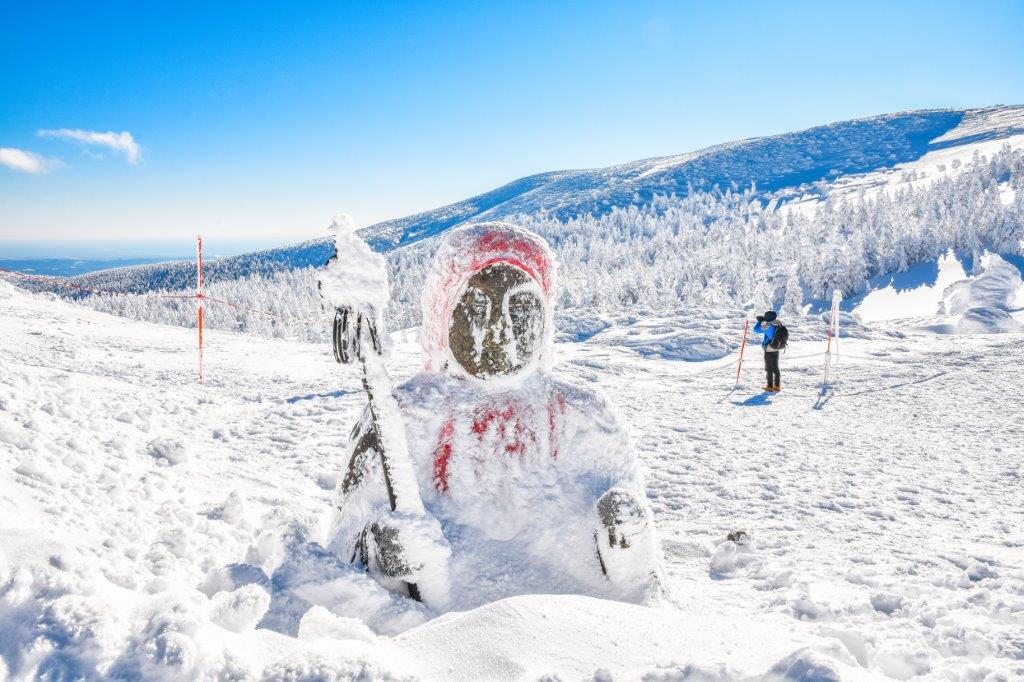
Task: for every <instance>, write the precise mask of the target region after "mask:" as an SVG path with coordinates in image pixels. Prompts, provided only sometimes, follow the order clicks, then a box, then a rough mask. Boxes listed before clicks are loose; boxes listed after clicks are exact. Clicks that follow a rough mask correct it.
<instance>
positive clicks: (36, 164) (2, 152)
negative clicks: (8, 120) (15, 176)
mask: <svg viewBox="0 0 1024 682" xmlns="http://www.w3.org/2000/svg"><path fill="white" fill-rule="evenodd" d="M63 165H64V164H63V163H61V162H60V161H58V160H57V159H48V158H46V157H45V156H39V155H38V154H33V153H32V152H27V151H25V150H24V149H15V148H14V147H0V166H7V167H8V168H10V169H12V170H16V171H21V172H22V173H32V174H33V175H45V174H46V173H49V172H50V171H52V170H53V169H54V168H60V167H61V166H63Z"/></svg>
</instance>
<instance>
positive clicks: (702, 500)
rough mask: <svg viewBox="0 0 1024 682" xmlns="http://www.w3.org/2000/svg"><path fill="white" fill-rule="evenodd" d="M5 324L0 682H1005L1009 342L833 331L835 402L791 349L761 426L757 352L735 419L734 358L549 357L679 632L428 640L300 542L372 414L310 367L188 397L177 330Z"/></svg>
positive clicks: (552, 614)
mask: <svg viewBox="0 0 1024 682" xmlns="http://www.w3.org/2000/svg"><path fill="white" fill-rule="evenodd" d="M0 315H2V320H3V324H2V325H0V469H2V471H3V475H2V476H0V661H2V662H0V679H2V678H4V677H5V676H8V675H9V676H11V677H12V678H15V679H21V678H31V677H33V676H34V675H37V674H38V675H41V676H48V677H50V678H54V679H72V678H79V677H97V676H98V677H120V678H129V679H142V678H145V679H194V678H213V677H218V676H219V677H223V678H231V679H258V678H265V679H292V680H295V679H407V678H416V677H419V678H425V679H466V680H480V679H537V678H539V677H541V676H543V675H550V676H552V677H551V678H552V679H553V676H555V675H557V676H559V678H560V679H567V680H568V679H628V680H632V679H649V680H663V679H716V680H731V679H750V678H754V679H762V678H764V679H780V678H788V679H815V680H818V679H820V680H829V679H851V680H853V679H885V678H886V677H889V678H894V679H910V678H914V677H915V676H920V677H921V678H922V679H979V680H980V679H984V678H985V677H986V675H991V677H990V678H988V679H993V680H997V679H998V680H1008V679H1017V678H1021V677H1024V535H1022V530H1021V529H1022V528H1024V492H1022V491H1024V480H1022V476H1024V471H1022V467H1024V463H1022V459H1024V456H1022V449H1021V442H1022V436H1024V427H1022V425H1021V421H1020V419H1019V404H1020V400H1019V396H1020V395H1021V393H1022V391H1024V373H1022V372H1021V371H1020V357H1019V353H1020V350H1019V349H1020V347H1021V343H1022V342H1024V335H1022V334H1019V333H1017V334H999V335H978V336H957V337H950V336H941V335H924V336H906V337H904V336H902V335H900V334H898V333H894V332H882V331H872V330H869V329H866V328H863V327H860V328H857V327H854V326H852V325H850V326H848V328H849V329H850V330H851V331H853V332H855V333H856V335H857V338H845V337H844V338H842V339H841V340H840V343H839V347H840V360H839V362H838V364H837V365H835V366H834V368H833V376H834V377H835V378H836V383H835V385H834V387H833V389H832V390H831V391H829V392H827V393H826V394H825V395H820V392H819V390H818V388H817V382H818V381H819V378H820V372H821V362H822V355H821V351H822V349H823V344H822V343H821V342H820V341H818V340H813V341H812V340H805V339H809V338H814V339H818V338H820V329H818V328H817V327H815V326H813V325H812V323H811V322H810V321H802V322H800V321H797V322H794V323H793V324H792V325H791V329H792V331H793V339H794V342H793V343H792V345H791V347H790V349H789V350H788V351H787V353H786V354H785V355H784V356H783V358H782V368H783V387H784V388H783V392H782V393H781V394H778V395H765V394H762V393H760V392H759V391H758V389H757V387H759V386H760V383H761V379H762V377H761V374H760V372H759V358H758V357H757V352H756V347H755V349H754V352H753V353H751V354H750V355H749V356H748V363H747V366H746V369H745V370H744V374H743V377H742V386H741V388H739V389H735V390H734V389H732V384H733V381H734V372H735V365H733V364H731V362H732V359H733V358H732V357H720V358H719V359H716V360H710V361H706V362H679V361H677V360H673V359H671V358H672V357H673V355H672V352H667V353H649V352H644V350H643V347H644V346H643V345H642V344H641V345H638V346H635V347H630V346H629V344H625V343H616V342H615V338H616V337H615V334H616V333H618V332H616V331H615V328H614V327H612V328H609V329H604V330H598V331H597V333H595V334H593V336H591V337H590V338H588V339H587V340H578V341H571V342H562V343H559V344H558V352H559V357H558V363H557V364H556V367H555V372H556V375H558V376H560V377H563V378H567V379H571V380H573V381H576V382H583V383H584V384H589V385H593V386H595V387H598V388H600V389H601V390H603V391H604V392H605V393H606V394H607V395H608V396H609V397H610V399H611V401H612V402H613V403H614V405H615V406H616V407H617V409H618V410H619V412H620V414H621V416H622V418H623V419H624V421H625V423H626V424H627V425H628V426H629V427H630V429H631V431H632V438H633V441H634V443H635V444H636V446H637V448H638V451H639V454H640V457H641V459H642V462H643V464H644V465H645V466H646V468H647V470H648V472H647V473H648V475H647V483H648V493H649V497H650V500H651V503H652V506H653V508H654V510H655V515H656V520H657V523H658V526H659V528H660V531H661V537H662V540H663V544H664V548H665V553H666V560H667V568H668V572H669V580H670V584H671V587H672V589H673V592H674V603H670V604H666V605H665V606H664V607H662V608H654V609H650V608H644V607H639V606H635V605H630V604H621V603H617V602H610V601H604V600H597V599H591V598H584V597H573V596H568V595H563V596H551V595H528V596H521V597H514V598H511V599H507V600H504V601H501V602H496V603H492V604H488V605H484V606H481V607H479V608H477V609H474V610H472V611H468V612H463V613H449V614H445V615H443V616H440V617H434V616H433V614H430V613H427V612H426V611H424V610H423V609H422V608H419V607H418V606H416V605H413V604H410V603H408V602H406V601H404V600H402V599H401V598H398V597H394V596H393V595H390V593H387V592H384V591H383V590H382V589H380V588H379V587H378V586H377V585H376V583H374V582H373V581H372V580H370V579H368V578H366V577H365V576H362V575H361V574H357V573H355V572H354V571H352V570H351V569H349V568H348V567H347V566H346V565H344V564H343V563H340V562H335V563H331V562H330V561H329V560H328V559H327V558H325V557H323V556H322V554H320V553H319V551H318V549H317V547H318V545H316V544H315V543H311V542H309V541H310V540H318V539H322V536H321V535H320V534H321V533H323V531H324V530H325V528H324V523H325V522H326V520H327V519H328V516H329V505H330V499H331V494H332V489H333V488H334V486H335V484H336V482H337V478H338V476H339V475H340V474H341V473H342V472H341V466H342V462H341V455H342V450H343V446H344V442H345V440H346V438H347V436H348V432H349V429H350V428H351V426H352V424H353V423H354V421H355V420H356V418H357V416H358V414H359V412H360V410H361V408H362V405H363V402H364V398H363V396H362V394H361V392H360V390H359V388H358V387H359V380H358V376H357V374H356V373H355V370H354V369H352V368H346V367H341V366H339V365H336V364H335V363H334V362H333V359H332V358H331V356H330V349H329V348H328V347H326V346H314V345H309V344H302V343H295V342H285V341H278V340H265V339H258V338H253V337H246V336H242V335H237V334H231V333H223V332H213V333H211V334H209V336H208V339H207V341H208V346H207V351H206V360H207V366H206V377H207V380H206V382H205V383H204V384H202V385H198V384H197V383H196V380H195V378H196V372H195V354H194V347H195V346H194V344H195V339H194V336H193V333H192V332H191V331H190V330H186V329H181V328H174V327H165V326H158V325H151V324H145V323H139V322H134V321H128V320H125V319H120V318H115V317H111V316H107V315H103V314H100V313H96V312H93V311H89V310H85V309H82V308H79V307H75V306H72V305H70V304H68V303H65V302H62V301H59V300H56V299H54V298H52V297H48V296H43V295H28V294H25V293H22V292H18V291H16V290H14V289H13V288H11V287H10V286H9V285H7V284H5V283H0ZM682 319H685V318H682ZM705 324H709V325H710V324H711V323H710V322H706V323H705ZM667 325H668V322H667V321H665V320H661V321H653V322H651V323H649V324H646V325H645V324H644V323H643V321H637V322H636V324H635V325H634V326H636V327H637V329H639V330H640V331H639V332H638V333H639V335H640V336H641V337H643V338H644V339H646V341H649V342H650V343H652V344H654V346H655V347H657V346H658V344H659V343H663V342H665V338H666V337H665V335H666V334H667V333H668V332H667V331H664V330H661V329H660V327H663V326H667ZM598 326H599V325H598ZM734 326H735V319H733V318H729V317H728V316H723V317H722V318H721V320H720V325H719V331H718V334H719V335H720V336H721V337H722V338H725V337H727V336H729V335H736V336H738V333H739V329H738V328H735V329H734V328H733V327H734ZM812 332H813V334H812ZM584 336H585V335H581V336H580V338H583V337H584ZM715 338H717V337H715ZM395 341H396V344H395V351H394V354H393V357H392V359H391V361H390V369H391V371H392V374H393V376H394V377H395V379H396V380H401V379H404V378H405V377H408V376H410V375H411V374H412V373H413V372H414V371H415V370H417V369H418V367H419V357H418V347H417V343H416V340H415V338H414V335H412V334H406V333H399V334H396V335H395ZM668 347H669V348H670V350H671V348H673V347H674V346H672V344H669V346H668ZM718 355H719V354H718V353H717V352H708V353H706V355H705V356H706V357H716V356H718ZM737 529H742V530H744V531H747V532H748V533H749V534H750V538H749V540H747V541H743V542H740V543H734V542H729V541H726V540H725V536H726V534H727V533H728V532H730V531H734V530H737ZM304 573H305V574H314V575H320V577H321V578H322V580H321V581H320V582H319V583H318V584H313V586H312V587H310V588H309V589H307V591H305V592H303V596H302V597H301V598H296V597H295V596H294V595H291V596H289V595H288V594H287V590H286V589H285V588H287V586H288V585H289V584H290V583H289V581H292V583H291V584H295V583H296V581H299V582H301V581H300V578H301V577H302V575H303V574H304ZM307 582H308V581H307ZM314 582H315V581H314ZM313 603H317V604H320V605H319V606H314V607H312V608H310V607H311V604H313ZM257 625H259V627H256V626H257ZM270 628H273V629H270Z"/></svg>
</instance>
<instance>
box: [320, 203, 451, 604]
mask: <svg viewBox="0 0 1024 682" xmlns="http://www.w3.org/2000/svg"><path fill="white" fill-rule="evenodd" d="M331 231H332V232H333V233H334V243H335V250H334V256H333V257H332V258H331V259H330V260H329V261H328V262H327V263H326V264H325V265H324V268H323V271H322V272H321V274H320V279H319V283H318V284H319V289H320V295H321V296H322V297H323V298H324V300H325V301H326V302H327V303H328V304H329V305H330V306H331V307H332V308H333V309H334V324H333V334H332V336H333V345H334V357H335V360H337V361H338V362H339V363H343V364H351V363H354V362H359V363H360V364H361V366H362V370H363V376H362V380H363V388H364V389H365V391H366V396H367V399H368V407H367V409H368V411H369V416H370V419H371V420H372V422H373V424H374V425H375V438H376V441H377V442H376V444H375V445H376V447H375V450H376V452H377V454H378V455H379V457H380V469H381V473H382V478H383V483H384V486H385V489H386V490H387V497H388V504H389V507H390V512H391V513H390V514H386V515H383V516H382V517H381V518H379V519H377V520H376V521H375V522H374V523H373V524H371V525H370V526H369V529H368V533H367V535H366V537H364V538H363V539H362V544H363V547H364V549H365V550H367V551H368V552H369V554H370V556H371V557H372V560H373V561H374V563H375V564H376V568H378V569H379V570H380V571H381V572H382V573H383V574H385V575H391V576H396V577H402V578H404V579H403V580H400V581H398V582H400V583H403V586H404V589H405V591H406V593H407V594H408V595H409V597H411V598H413V599H416V600H417V601H423V602H424V603H425V604H427V605H428V606H430V607H432V608H435V609H439V610H440V609H443V608H444V607H445V606H446V604H447V600H448V596H447V595H448V588H447V584H446V581H447V578H446V566H445V565H441V564H444V562H446V561H447V555H446V554H445V553H444V550H445V549H446V547H447V544H446V543H445V542H444V536H443V535H442V533H441V529H440V526H439V525H438V523H437V521H436V520H435V519H433V518H432V517H429V516H428V515H427V513H426V511H425V509H424V507H423V501H422V500H421V499H420V494H419V488H418V487H417V484H416V479H415V477H414V474H413V470H412V463H411V461H410V460H409V449H408V444H407V443H406V436H405V427H404V425H403V423H402V415H401V412H400V411H399V408H398V404H397V403H396V402H395V398H394V395H393V387H392V384H391V379H390V377H389V376H388V373H387V368H386V367H385V365H384V346H383V344H382V343H381V335H380V334H381V332H380V330H382V329H384V309H385V308H386V306H387V304H388V300H389V298H390V295H389V292H388V275H387V267H386V265H385V262H384V258H383V256H381V255H380V254H379V253H375V252H374V251H373V250H372V249H370V247H369V246H368V245H367V244H366V242H364V241H363V240H362V239H361V238H359V237H358V236H357V235H356V234H355V227H354V225H353V223H352V220H351V218H349V216H347V215H341V216H338V217H336V218H335V219H334V222H333V224H332V225H331ZM424 541H425V544H426V546H427V547H429V552H427V551H424V552H419V553H418V552H417V551H416V547H417V545H418V544H420V543H421V542H424ZM395 545H398V546H401V547H403V548H404V550H405V551H404V553H403V554H402V561H401V562H400V563H396V562H395V561H394V558H393V557H394V556H395V553H394V552H389V551H388V550H389V548H391V547H393V546H395ZM439 549H440V551H439ZM428 553H429V554H430V556H424V555H425V554H428ZM428 574H429V578H430V579H429V580H427V581H426V582H427V584H421V582H422V581H418V580H417V576H420V575H424V576H426V575H428Z"/></svg>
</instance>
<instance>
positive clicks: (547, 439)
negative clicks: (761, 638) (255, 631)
mask: <svg viewBox="0 0 1024 682" xmlns="http://www.w3.org/2000/svg"><path fill="white" fill-rule="evenodd" d="M555 277H556V265H555V262H554V260H553V257H552V255H551V252H550V250H549V249H548V246H547V243H546V242H545V241H544V240H543V239H542V238H540V237H539V236H537V235H536V234H534V233H532V232H530V231H528V230H524V229H521V228H518V227H516V226H514V225H511V224H508V223H500V222H492V223H481V224H478V225H471V226H467V227H462V228H458V229H455V230H452V231H450V232H448V233H447V234H446V235H445V237H444V239H443V241H442V243H441V245H440V247H439V248H438V251H437V255H436V257H435V260H434V263H433V267H432V269H431V271H430V273H429V275H428V277H427V281H426V284H425V287H424V291H423V329H422V331H421V342H422V345H423V355H424V369H423V371H421V372H420V373H418V374H417V375H415V376H414V377H412V378H411V379H410V380H409V381H407V382H406V383H405V384H403V385H401V386H399V387H398V388H397V389H396V390H395V392H394V394H395V398H396V399H397V401H398V405H399V408H400V412H401V415H402V421H403V422H404V429H405V435H406V440H407V442H408V450H409V456H410V460H411V462H412V466H413V469H414V470H415V471H414V475H415V478H416V481H417V484H418V486H419V490H420V495H421V497H422V500H423V506H424V507H425V508H426V513H427V515H428V516H432V517H433V519H430V523H428V524H424V523H423V520H422V519H409V518H407V517H403V516H402V515H401V514H397V513H394V512H391V511H390V506H389V499H388V493H387V486H386V482H385V477H384V471H383V469H382V459H381V457H380V453H379V448H380V442H381V440H380V438H379V434H378V432H377V428H378V427H377V425H375V424H374V423H373V418H372V416H371V414H370V411H369V410H367V411H365V412H364V414H363V416H362V418H361V419H360V421H359V423H357V424H356V426H355V428H354V429H353V431H352V435H351V438H350V440H349V444H348V448H347V450H346V454H345V467H344V470H343V475H342V476H341V478H340V483H339V485H338V488H337V491H336V497H335V508H334V514H333V519H332V523H331V530H330V547H331V549H332V551H333V552H335V553H336V554H337V555H338V556H339V557H341V558H342V559H343V560H345V561H351V562H353V563H356V564H358V565H361V566H363V567H365V568H366V569H367V570H368V571H369V572H370V573H371V574H373V575H374V576H375V577H376V579H377V580H378V581H379V582H380V583H381V584H383V585H384V586H385V587H388V588H389V589H392V590H395V591H398V592H404V591H405V590H407V589H408V586H409V585H412V584H416V583H421V584H422V583H424V582H426V583H431V582H432V583H434V586H433V589H432V593H433V594H435V595H436V594H438V593H439V592H444V593H445V598H444V602H445V603H443V604H437V603H435V604H433V606H434V608H441V609H449V608H450V609H466V608H472V607H474V606H477V605H479V604H482V603H486V602H489V601H493V600H495V599H500V598H502V597H507V596H512V595H516V594H528V593H575V594H586V595H592V596H599V597H606V598H613V599H619V600H624V601H632V602H637V603H647V602H650V601H652V600H654V599H655V598H657V597H658V596H659V595H660V594H661V592H662V589H663V586H664V578H663V571H662V566H661V551H660V548H659V546H658V543H657V539H656V534H655V528H654V524H653V520H652V516H651V511H650V508H649V506H648V504H647V501H646V496H645V493H644V487H643V483H642V480H641V476H640V472H639V470H638V466H637V462H636V457H635V454H634V451H633V448H632V446H631V445H630V441H629V438H628V436H627V434H626V432H625V431H624V430H623V429H622V427H621V426H620V425H619V423H618V421H617V419H616V417H615V415H614V413H613V411H612V409H611V408H610V407H609V405H608V403H607V402H606V401H605V400H604V399H603V398H601V397H599V396H598V395H597V394H595V393H594V392H593V391H591V390H588V389H585V388H582V387H579V386H574V385H572V384H570V383H567V382H565V381H562V380H559V379H555V378H553V377H552V376H551V375H550V374H549V373H548V369H549V367H550V365H551V361H552V353H553V347H554V338H553V337H554V323H553V311H552V297H553V294H554V291H555ZM435 520H436V523H434V521H435ZM438 527H439V528H440V530H441V532H440V533H438V532H436V529H437V528H438ZM438 581H445V582H446V583H447V584H446V585H445V586H444V589H443V590H439V589H438V588H437V585H436V583H437V582H438ZM435 601H436V600H435Z"/></svg>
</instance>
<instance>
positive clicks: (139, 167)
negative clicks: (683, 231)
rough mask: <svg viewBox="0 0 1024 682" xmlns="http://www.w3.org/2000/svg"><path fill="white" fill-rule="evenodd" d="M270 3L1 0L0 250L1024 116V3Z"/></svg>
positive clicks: (296, 226)
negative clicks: (872, 126) (839, 133)
mask: <svg viewBox="0 0 1024 682" xmlns="http://www.w3.org/2000/svg"><path fill="white" fill-rule="evenodd" d="M214 4H215V5H217V6H216V7H210V6H207V5H214ZM255 5H257V4H256V3H253V4H252V5H250V4H249V3H246V4H242V3H238V4H230V3H189V2H178V3H169V2H167V3H156V2H153V3H150V2H132V3H96V2H92V3H67V4H57V3H46V2H6V3H3V4H2V5H0V164H3V165H0V258H2V257H13V256H17V255H19V254H25V253H28V252H29V251H31V250H32V249H33V248H34V249H36V251H40V250H42V251H43V252H46V253H51V254H53V255H89V253H92V252H93V251H95V252H96V253H102V254H103V255H133V254H142V253H155V254H157V255H164V254H168V253H169V252H170V251H174V252H175V253H178V252H181V253H187V252H188V249H189V248H191V246H190V245H191V243H192V242H191V240H192V239H193V237H194V235H195V234H196V233H197V232H202V233H203V234H204V236H205V237H206V240H207V242H208V243H211V244H213V245H214V246H215V247H216V246H217V245H219V246H220V248H221V250H224V251H231V250H239V249H242V248H246V247H250V246H260V245H268V244H279V243H286V242H291V241H297V240H300V239H305V238H309V237H313V236H318V235H320V234H322V233H323V232H324V229H325V226H326V225H327V223H328V222H329V218H330V216H331V215H333V214H335V213H337V212H340V211H347V212H349V213H351V214H353V216H354V217H355V218H356V221H357V223H359V224H362V225H368V224H372V223H374V222H377V221H379V220H383V219H386V218H391V217H399V216H403V215H407V214H409V213H413V212H416V211H420V210H426V209H430V208H434V207H436V206H439V205H442V204H445V203H448V202H451V201H456V200H459V199H463V198H465V197H467V196H470V195H473V194H476V193H479V192H483V191H486V190H488V189H491V188H493V187H495V186H497V185H500V184H503V183H505V182H508V181H510V180H513V179H515V178H518V177H521V176H523V175H527V174H530V173H535V172H540V171H547V170H554V169H558V168H572V167H591V166H601V165H610V164H613V163H618V162H623V161H629V160H633V159H638V158H644V157H650V156H659V155H665V154H673V153H680V152H685V151H690V150H693V149H698V148H701V147H706V146H708V145H711V144H716V143H718V142H724V141H728V140H732V139H738V138H744V137H751V136H757V135H768V134H774V133H782V132H787V131H791V130H797V129H801V128H805V127H808V126H812V125H817V124H821V123H826V122H830V121H836V120H843V119H848V118H853V117H857V116H865V115H871V114H876V113H884V112H889V111H896V110H902V109H911V108H927V107H966V106H982V105H988V104H998V103H1003V104H1014V103H1024V39H1022V38H1021V36H1020V28H1021V26H1024V3H1018V2H1010V1H1006V2H971V3H963V2H957V3H952V2H950V3H946V2H934V1H933V2H898V3H888V2H879V3H872V2H857V3H823V2H820V1H819V2H808V3H799V2H794V3H781V4H780V5H779V6H777V7H776V6H771V5H770V4H769V3H766V2H758V3H746V2H732V3H717V5H716V6H714V7H711V6H709V5H710V3H684V2H651V3H642V2H635V3H634V2H629V3H626V2H622V3H578V4H577V3H569V2H545V3H540V2H514V3H501V2H471V3H458V2H453V3H444V4H438V5H435V4H433V3H413V2H403V3H386V2H379V3H376V2H375V3H367V4H346V3H341V2H325V3H322V4H318V3H314V2H308V3H307V2H303V3H298V2H290V3H281V4H269V3H264V4H258V8H257V9H253V8H252V7H253V6H255ZM39 131H50V132H48V133H44V134H43V135H41V134H40V132H39ZM107 132H113V133H128V134H129V137H128V138H125V137H123V136H122V137H118V138H106V137H97V136H95V135H90V134H91V133H107ZM4 150H6V151H4ZM11 150H13V151H11ZM24 154H29V155H31V156H24ZM30 171H34V172H30ZM51 241H52V242H53V243H52V244H48V242H51Z"/></svg>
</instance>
